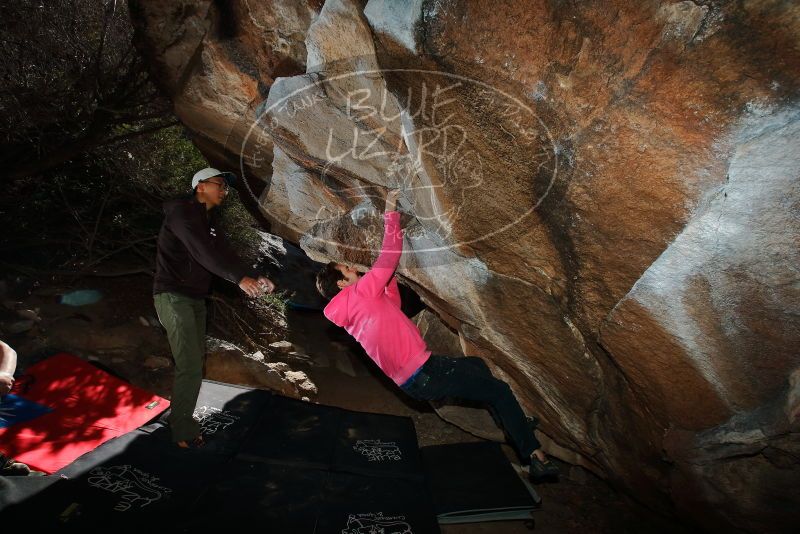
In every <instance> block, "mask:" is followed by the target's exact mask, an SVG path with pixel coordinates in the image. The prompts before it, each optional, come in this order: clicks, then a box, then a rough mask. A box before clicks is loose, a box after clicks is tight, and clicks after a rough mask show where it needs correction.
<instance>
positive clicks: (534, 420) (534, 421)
mask: <svg viewBox="0 0 800 534" xmlns="http://www.w3.org/2000/svg"><path fill="white" fill-rule="evenodd" d="M527 419H528V428H530V429H531V430H536V429H537V428H538V427H539V418H538V417H536V416H535V415H531V416H530V417H528V418H527Z"/></svg>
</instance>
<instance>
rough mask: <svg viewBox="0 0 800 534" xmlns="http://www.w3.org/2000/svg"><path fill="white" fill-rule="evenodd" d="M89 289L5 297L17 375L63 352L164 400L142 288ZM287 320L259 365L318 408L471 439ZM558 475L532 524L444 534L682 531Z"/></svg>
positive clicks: (315, 323)
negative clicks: (94, 296) (70, 300)
mask: <svg viewBox="0 0 800 534" xmlns="http://www.w3.org/2000/svg"><path fill="white" fill-rule="evenodd" d="M90 282H91V283H88V282H86V281H85V282H83V283H81V284H79V285H73V286H70V287H67V286H65V285H64V284H63V283H52V282H51V283H50V284H44V285H41V284H39V285H30V284H29V286H30V287H21V288H19V287H18V288H16V289H15V291H17V292H16V294H15V293H14V292H13V291H12V292H10V293H7V294H6V295H5V296H3V306H2V307H0V323H2V325H3V326H8V325H9V324H10V322H13V320H14V312H13V311H12V310H14V309H30V310H34V311H36V312H37V315H38V316H39V318H40V320H39V321H38V322H36V324H35V325H34V326H33V328H31V329H29V330H28V331H26V332H23V333H20V334H17V335H8V334H7V333H6V334H5V340H6V341H7V342H9V344H11V345H12V346H14V347H15V349H16V350H17V352H18V353H19V359H20V364H19V366H20V368H24V366H27V365H30V364H32V363H34V362H36V361H38V360H39V359H42V358H44V357H46V356H48V355H49V354H52V353H53V352H54V351H56V350H58V349H62V350H69V351H72V352H74V353H75V354H78V355H80V356H82V357H85V358H87V359H91V360H94V361H95V362H97V363H98V364H100V365H101V366H104V367H106V368H107V369H109V370H110V371H112V372H114V373H115V374H118V375H119V376H122V377H124V378H126V379H127V380H129V381H130V382H132V383H134V384H135V385H137V386H140V387H145V388H148V389H150V390H151V391H153V392H155V393H156V394H158V395H162V396H166V397H169V393H170V387H171V378H172V368H171V363H170V362H171V360H170V356H169V349H168V346H167V343H166V338H165V335H164V334H163V331H162V330H161V328H160V327H159V326H158V324H157V321H156V316H155V310H154V309H153V305H152V297H151V295H150V284H151V281H150V279H149V278H148V277H147V276H132V277H127V278H115V279H105V280H103V279H96V280H91V281H90ZM77 288H91V289H98V290H100V291H102V293H103V295H104V297H103V300H101V301H100V302H98V303H97V304H92V305H89V306H83V307H78V308H73V307H69V306H66V305H63V304H59V303H58V294H59V293H61V292H63V291H66V290H70V289H77ZM286 320H287V322H288V331H286V335H287V336H288V341H290V342H291V343H292V344H293V349H294V350H292V351H290V352H287V351H284V352H281V353H276V354H268V355H267V357H268V358H269V359H272V360H274V361H284V362H286V363H288V364H289V365H290V366H291V367H292V368H293V369H298V370H301V371H304V372H305V373H306V374H307V375H308V378H309V379H310V380H311V381H313V382H314V384H315V385H316V386H317V390H318V396H317V398H316V399H315V401H316V402H319V403H321V404H328V405H334V406H339V407H342V408H347V409H351V410H359V411H367V412H377V413H387V414H393V415H401V416H407V417H410V418H411V419H412V420H413V421H414V425H415V427H416V430H417V436H418V440H419V444H420V446H426V445H435V444H446V443H458V442H467V441H478V440H479V438H476V437H474V436H472V435H471V434H468V433H466V432H464V431H462V430H460V429H459V428H457V427H456V426H453V425H451V424H449V423H447V422H445V421H444V420H442V419H441V418H440V417H439V416H437V415H436V413H435V412H434V411H433V410H431V409H430V407H429V406H427V405H424V404H418V403H415V402H413V401H411V400H410V399H408V398H407V397H405V396H404V395H403V394H402V392H400V391H399V390H398V388H397V387H396V386H394V384H393V383H391V381H389V380H388V379H387V378H386V377H384V376H383V375H382V374H381V373H380V372H379V371H378V370H377V369H376V368H375V366H374V364H372V362H371V361H369V360H368V359H367V358H366V357H365V356H364V355H363V354H361V353H360V351H359V349H358V347H357V346H355V345H354V344H353V343H352V341H351V340H349V338H348V337H347V336H346V334H344V333H343V332H342V331H339V330H338V329H336V328H335V327H332V326H331V325H329V323H327V321H326V320H325V318H324V317H323V316H322V314H321V313H320V312H314V311H291V310H290V311H289V312H288V313H287V316H286ZM154 321H156V322H155V324H154ZM278 330H281V329H278ZM269 341H272V340H269ZM153 362H156V363H157V364H154V363H153ZM158 362H160V363H158ZM504 449H505V452H506V454H507V455H508V456H509V458H510V459H512V460H515V458H514V456H513V453H512V452H511V449H510V448H508V447H507V446H504ZM560 467H561V469H562V474H563V475H562V477H561V480H560V482H559V483H557V484H547V485H540V486H537V488H536V489H537V491H538V492H539V494H540V495H541V497H542V501H543V505H542V508H541V509H539V510H537V511H536V512H535V513H534V517H533V519H532V520H531V521H504V522H490V523H475V524H461V525H449V526H444V527H443V528H442V531H443V532H444V533H446V534H473V533H475V534H477V533H498V534H511V533H523V532H529V531H531V530H534V531H536V532H543V533H564V532H584V533H585V532H592V533H594V532H601V533H615V534H616V533H639V532H648V533H650V532H655V533H659V532H665V533H666V532H689V530H687V529H686V528H685V527H683V526H681V525H680V524H678V523H676V522H674V521H672V520H670V519H668V518H665V517H661V516H659V515H657V514H655V513H653V512H651V511H649V510H648V509H647V508H645V507H643V506H641V505H640V504H638V503H636V502H635V501H633V500H632V499H630V498H629V497H627V496H625V495H624V494H621V493H619V492H616V491H614V490H613V489H612V488H610V487H609V486H608V485H607V484H606V483H605V482H603V481H602V480H600V479H598V478H596V477H594V476H593V475H591V474H589V473H588V472H587V471H585V470H583V469H581V468H578V467H574V466H569V465H567V464H564V463H560Z"/></svg>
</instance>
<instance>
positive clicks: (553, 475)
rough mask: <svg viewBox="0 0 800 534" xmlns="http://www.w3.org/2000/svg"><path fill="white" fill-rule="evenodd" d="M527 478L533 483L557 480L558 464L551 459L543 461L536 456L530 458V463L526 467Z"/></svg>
mask: <svg viewBox="0 0 800 534" xmlns="http://www.w3.org/2000/svg"><path fill="white" fill-rule="evenodd" d="M528 478H529V479H530V481H531V482H533V483H534V484H541V483H542V482H557V481H558V466H557V465H556V464H555V462H554V461H552V460H547V461H546V462H543V461H541V460H539V459H538V458H536V457H533V458H531V465H530V467H529V468H528Z"/></svg>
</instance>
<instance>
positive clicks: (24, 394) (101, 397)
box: [0, 353, 169, 473]
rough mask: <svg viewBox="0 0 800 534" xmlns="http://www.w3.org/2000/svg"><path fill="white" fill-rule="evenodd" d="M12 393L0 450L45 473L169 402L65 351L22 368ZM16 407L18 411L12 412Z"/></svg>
mask: <svg viewBox="0 0 800 534" xmlns="http://www.w3.org/2000/svg"><path fill="white" fill-rule="evenodd" d="M12 394H13V396H12V401H13V404H12V403H9V404H6V401H4V402H3V409H4V413H5V411H6V410H9V411H11V412H12V413H11V416H10V417H9V416H8V415H6V416H4V419H5V420H6V421H7V424H6V426H1V427H0V450H2V451H3V452H5V454H6V455H7V456H11V457H13V458H16V459H17V460H18V461H20V462H24V463H26V464H28V465H29V466H30V467H31V468H32V469H36V470H38V471H44V472H45V473H52V472H54V471H57V470H58V469H60V468H62V467H64V466H65V465H67V464H69V463H70V462H72V461H73V460H75V459H76V458H78V457H79V456H81V455H82V454H85V453H86V452H88V451H91V450H92V449H94V448H95V447H97V446H99V445H100V444H102V443H104V442H106V441H108V440H109V439H112V438H114V437H117V436H120V435H122V434H124V433H126V432H130V431H131V430H134V429H136V428H138V427H140V426H142V425H143V424H145V423H147V422H148V421H150V420H151V419H153V418H154V417H156V416H158V415H159V414H160V413H161V412H163V411H164V410H165V409H166V408H167V407H169V401H168V400H166V399H163V398H161V397H159V396H157V395H154V394H153V393H150V392H149V391H145V390H144V389H141V388H138V387H135V386H133V385H131V384H129V383H127V382H124V381H122V380H120V379H118V378H116V377H113V376H111V375H110V374H108V373H105V372H103V371H101V370H100V369H97V368H96V367H94V366H93V365H91V364H89V363H87V362H84V361H83V360H81V359H80V358H78V357H77V356H73V355H71V354H66V353H61V354H56V355H55V356H52V357H50V358H48V359H46V360H44V361H41V362H39V363H37V364H36V365H33V366H31V367H30V368H28V369H27V371H26V373H25V374H24V375H22V376H21V377H19V379H18V380H17V381H16V383H15V385H14V389H13V390H12ZM17 410H19V414H18V415H20V416H19V417H16V418H15V415H14V412H16V411H17ZM31 415H33V416H32V417H31Z"/></svg>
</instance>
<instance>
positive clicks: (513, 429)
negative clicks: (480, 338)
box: [401, 354, 541, 463]
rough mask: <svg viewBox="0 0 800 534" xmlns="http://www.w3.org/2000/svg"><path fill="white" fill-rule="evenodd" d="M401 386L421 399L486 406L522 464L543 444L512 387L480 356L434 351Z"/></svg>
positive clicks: (414, 396)
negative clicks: (470, 402)
mask: <svg viewBox="0 0 800 534" xmlns="http://www.w3.org/2000/svg"><path fill="white" fill-rule="evenodd" d="M401 388H402V389H403V391H405V392H406V393H407V394H408V395H409V396H411V397H413V398H415V399H418V400H425V401H438V400H442V399H445V398H452V399H457V400H463V401H476V402H480V403H482V404H485V405H487V407H488V408H489V410H490V411H491V412H492V415H493V416H494V418H495V419H496V420H497V421H498V423H499V424H500V427H501V428H502V429H503V430H505V432H506V435H507V436H508V439H509V441H510V442H511V444H512V445H513V446H514V448H515V449H516V450H517V454H519V456H520V458H521V459H522V461H523V463H528V462H529V461H530V457H531V453H532V452H533V451H535V450H536V449H538V448H540V447H541V444H540V443H539V440H537V439H536V436H534V434H533V429H532V428H531V427H530V425H529V424H528V419H527V417H525V413H524V412H523V411H522V408H520V406H519V403H518V402H517V399H516V397H514V393H512V391H511V388H510V387H509V386H508V384H506V383H505V382H503V381H502V380H498V379H496V378H495V377H494V376H493V375H492V373H491V371H489V368H488V367H487V366H486V363H485V362H484V361H483V360H482V359H481V358H476V357H463V358H452V357H449V356H438V355H435V354H433V355H431V357H430V358H429V359H428V361H427V362H425V365H423V366H422V367H421V368H420V370H419V372H418V373H417V375H416V376H414V377H413V378H411V379H410V380H409V381H408V382H406V383H405V384H403V385H402V386H401Z"/></svg>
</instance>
